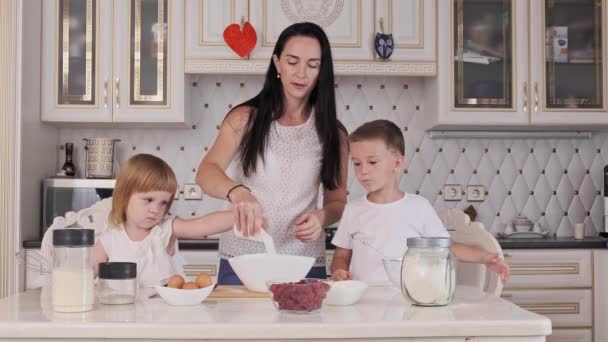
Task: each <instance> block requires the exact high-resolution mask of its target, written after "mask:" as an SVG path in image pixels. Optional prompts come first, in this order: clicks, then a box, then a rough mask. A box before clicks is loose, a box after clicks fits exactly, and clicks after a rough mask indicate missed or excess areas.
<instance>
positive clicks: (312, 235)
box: [295, 210, 323, 242]
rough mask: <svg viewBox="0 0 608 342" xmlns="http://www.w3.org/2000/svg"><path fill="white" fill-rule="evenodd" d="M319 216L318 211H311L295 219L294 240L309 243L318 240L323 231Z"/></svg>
mask: <svg viewBox="0 0 608 342" xmlns="http://www.w3.org/2000/svg"><path fill="white" fill-rule="evenodd" d="M319 215H320V212H319V210H313V211H310V212H307V213H305V214H303V215H302V216H300V217H298V218H297V219H296V221H295V224H296V239H298V240H300V241H302V242H311V241H315V240H316V239H318V238H319V236H320V235H321V231H322V230H323V227H322V226H321V222H322V220H321V218H320V217H319Z"/></svg>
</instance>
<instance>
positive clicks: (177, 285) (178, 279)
mask: <svg viewBox="0 0 608 342" xmlns="http://www.w3.org/2000/svg"><path fill="white" fill-rule="evenodd" d="M184 282H185V281H184V278H183V277H182V276H181V275H179V274H174V275H172V276H171V278H169V281H168V282H167V287H172V288H174V289H181V288H182V286H184Z"/></svg>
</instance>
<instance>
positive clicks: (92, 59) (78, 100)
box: [42, 0, 112, 121]
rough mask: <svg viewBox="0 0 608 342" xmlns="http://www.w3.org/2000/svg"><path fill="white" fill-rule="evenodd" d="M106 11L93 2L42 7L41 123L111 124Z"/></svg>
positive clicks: (61, 0) (74, 0)
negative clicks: (76, 120) (100, 122)
mask: <svg viewBox="0 0 608 342" xmlns="http://www.w3.org/2000/svg"><path fill="white" fill-rule="evenodd" d="M109 11H111V6H105V5H102V1H98V0H55V1H44V2H43V12H42V15H43V25H44V28H45V29H43V30H42V32H43V33H42V34H43V39H42V62H43V68H42V69H43V70H42V103H43V110H42V112H43V113H42V119H43V121H72V120H73V119H74V118H75V117H78V118H79V120H81V121H111V119H112V114H111V103H110V101H111V98H110V97H109V94H108V92H109V91H110V90H109V84H108V82H109V77H110V73H111V69H110V68H111V64H110V63H111V59H110V58H109V56H111V55H109V54H108V53H110V54H111V50H110V49H109V47H110V46H109V45H110V44H111V36H110V35H111V22H110V19H111V13H110V12H109ZM108 31H110V33H107V32H108ZM104 56H106V57H105V59H104Z"/></svg>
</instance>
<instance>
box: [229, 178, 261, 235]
mask: <svg viewBox="0 0 608 342" xmlns="http://www.w3.org/2000/svg"><path fill="white" fill-rule="evenodd" d="M230 201H231V202H232V203H233V208H232V213H233V216H234V224H235V225H236V229H237V230H238V231H239V232H241V233H242V234H243V236H245V237H247V236H254V235H257V234H258V233H259V232H260V229H262V224H263V213H262V206H260V203H259V202H258V200H257V199H256V198H255V196H253V194H252V193H251V192H249V190H247V189H245V188H243V187H239V188H236V189H234V191H232V192H231V193H230Z"/></svg>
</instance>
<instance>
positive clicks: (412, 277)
mask: <svg viewBox="0 0 608 342" xmlns="http://www.w3.org/2000/svg"><path fill="white" fill-rule="evenodd" d="M450 246H451V241H450V239H449V238H409V239H407V251H406V252H405V254H404V255H403V264H402V266H401V291H402V292H403V295H404V296H405V297H406V298H408V299H409V300H410V301H411V302H412V304H414V305H421V306H441V305H447V304H449V303H450V301H452V298H453V297H454V288H455V285H456V273H455V270H454V257H453V256H452V252H451V251H450Z"/></svg>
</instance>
